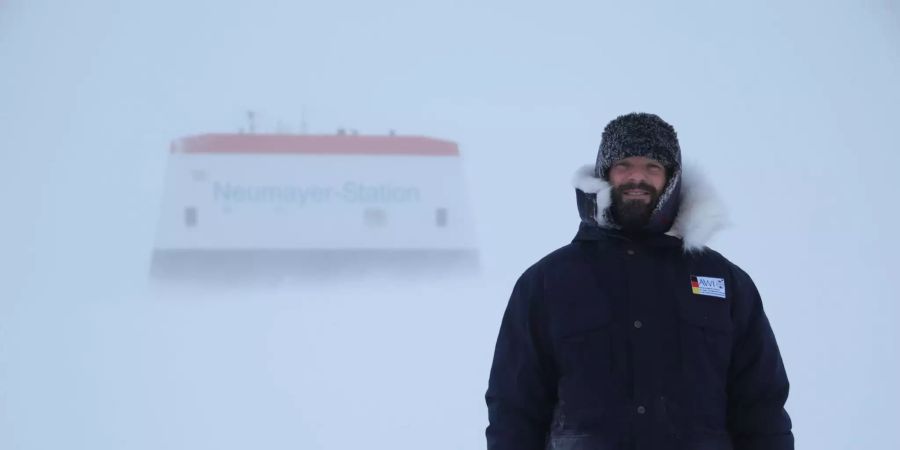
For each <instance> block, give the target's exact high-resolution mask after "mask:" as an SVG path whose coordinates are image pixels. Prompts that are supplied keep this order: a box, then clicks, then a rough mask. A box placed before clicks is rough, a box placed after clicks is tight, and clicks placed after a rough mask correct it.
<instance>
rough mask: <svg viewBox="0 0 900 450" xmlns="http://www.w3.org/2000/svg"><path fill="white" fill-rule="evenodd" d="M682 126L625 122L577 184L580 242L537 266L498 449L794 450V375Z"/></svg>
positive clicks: (501, 355)
mask: <svg viewBox="0 0 900 450" xmlns="http://www.w3.org/2000/svg"><path fill="white" fill-rule="evenodd" d="M697 177H698V175H697V174H696V173H692V172H687V173H684V174H683V173H682V167H681V150H680V148H679V145H678V139H677V136H676V134H675V130H674V129H673V128H672V126H671V125H669V124H668V123H666V122H664V121H663V120H662V119H660V118H659V117H657V116H655V115H652V114H643V113H634V114H628V115H624V116H621V117H618V118H616V119H615V120H613V121H612V122H610V123H609V125H607V127H606V129H605V130H604V131H603V136H602V138H601V143H600V151H599V154H598V155H597V161H596V164H594V165H592V166H586V167H585V168H582V169H581V170H580V171H579V172H578V173H577V174H576V178H575V180H574V184H575V187H576V198H577V200H578V210H579V213H580V215H581V224H580V226H579V229H578V233H577V234H576V235H575V239H574V240H573V241H572V243H571V244H569V245H567V246H565V247H562V248H560V249H558V250H556V251H554V252H552V253H550V254H549V255H547V256H546V257H544V258H543V259H541V260H540V261H538V262H537V263H536V264H534V265H533V266H531V267H530V268H528V269H527V270H526V271H525V273H524V274H522V276H521V277H520V278H519V280H518V281H517V283H516V285H515V287H514V289H513V292H512V296H511V298H510V300H509V305H508V307H507V310H506V313H505V314H504V317H503V321H502V324H501V326H500V333H499V337H498V339H497V346H496V349H495V353H494V362H493V367H492V368H491V375H490V381H489V385H488V390H487V394H486V396H485V397H486V400H487V405H488V415H489V420H490V425H489V426H488V427H487V433H486V434H487V442H488V449H489V450H539V449H549V450H792V449H793V448H794V438H793V435H792V433H791V421H790V418H789V417H788V415H787V413H786V412H785V410H784V403H785V401H786V399H787V395H788V380H787V376H786V375H785V370H784V366H783V364H782V361H781V356H780V354H779V351H778V346H777V344H776V342H775V337H774V335H773V333H772V330H771V328H770V326H769V321H768V319H767V318H766V315H765V313H764V312H763V308H762V303H761V300H760V296H759V293H758V292H757V290H756V287H755V286H754V284H753V281H752V280H751V279H750V277H749V276H748V275H747V274H746V273H745V272H744V271H742V270H741V269H740V268H739V267H737V266H736V265H734V264H732V263H731V262H729V261H728V260H727V259H725V258H724V257H723V256H722V255H720V254H718V253H716V252H715V251H713V250H710V249H709V248H706V247H705V246H704V243H705V242H706V241H707V240H708V239H709V238H710V237H711V236H712V234H713V233H714V232H715V231H717V230H718V229H719V228H720V227H721V225H722V224H723V222H724V216H723V212H722V209H721V208H720V205H719V203H718V202H717V201H716V199H715V196H714V195H713V193H712V192H711V190H710V187H709V186H707V185H705V184H704V183H703V182H702V180H701V179H699V178H697Z"/></svg>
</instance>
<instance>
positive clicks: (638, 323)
mask: <svg viewBox="0 0 900 450" xmlns="http://www.w3.org/2000/svg"><path fill="white" fill-rule="evenodd" d="M643 326H644V323H643V322H641V321H640V320H635V321H634V327H635V328H641V327H643Z"/></svg>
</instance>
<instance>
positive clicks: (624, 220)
mask: <svg viewBox="0 0 900 450" xmlns="http://www.w3.org/2000/svg"><path fill="white" fill-rule="evenodd" d="M631 189H640V190H643V191H646V192H648V193H649V194H650V201H649V202H646V203H645V202H644V201H643V200H625V191H627V190H631ZM658 202H659V191H657V190H656V188H654V187H653V186H650V185H649V184H646V183H626V184H622V185H620V186H618V187H616V188H613V190H612V206H611V207H610V212H611V213H612V216H613V219H614V220H615V221H616V224H618V225H619V226H620V227H622V229H624V230H626V231H639V230H641V229H643V228H644V227H646V226H647V224H648V223H649V222H650V216H652V215H653V211H654V210H655V209H656V204H657V203H658Z"/></svg>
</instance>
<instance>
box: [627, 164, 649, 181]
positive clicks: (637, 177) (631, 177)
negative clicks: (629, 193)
mask: <svg viewBox="0 0 900 450" xmlns="http://www.w3.org/2000/svg"><path fill="white" fill-rule="evenodd" d="M625 180H626V181H628V182H629V183H634V184H641V183H642V182H646V181H647V174H646V173H644V171H643V170H640V169H637V168H635V169H632V170H629V171H628V176H627V177H626V178H625Z"/></svg>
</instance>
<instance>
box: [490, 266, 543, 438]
mask: <svg viewBox="0 0 900 450" xmlns="http://www.w3.org/2000/svg"><path fill="white" fill-rule="evenodd" d="M541 297H542V289H541V281H540V277H539V274H537V273H535V271H534V270H532V269H529V270H528V271H526V272H525V273H524V274H523V275H522V276H521V277H520V278H519V280H518V281H517V282H516V285H515V287H514V288H513V292H512V295H511V296H510V299H509V303H508V305H507V307H506V312H505V313H504V315H503V321H502V322H501V325H500V333H499V336H498V337H497V345H496V347H495V349H494V361H493V365H492V366H491V373H490V379H489V381H488V389H487V393H486V394H485V400H486V401H487V407H488V420H489V425H488V427H487V430H486V436H487V448H488V450H541V449H543V448H544V444H545V442H546V438H547V433H548V432H549V428H550V422H551V420H552V416H553V408H554V407H555V405H556V375H555V366H554V364H553V362H552V356H551V355H550V351H551V350H550V343H549V342H550V341H549V336H548V334H547V325H546V323H547V320H546V319H547V318H546V316H545V314H544V311H543V308H542V306H541V300H542V298H541Z"/></svg>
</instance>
